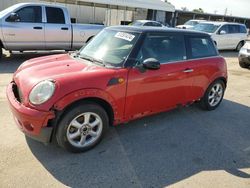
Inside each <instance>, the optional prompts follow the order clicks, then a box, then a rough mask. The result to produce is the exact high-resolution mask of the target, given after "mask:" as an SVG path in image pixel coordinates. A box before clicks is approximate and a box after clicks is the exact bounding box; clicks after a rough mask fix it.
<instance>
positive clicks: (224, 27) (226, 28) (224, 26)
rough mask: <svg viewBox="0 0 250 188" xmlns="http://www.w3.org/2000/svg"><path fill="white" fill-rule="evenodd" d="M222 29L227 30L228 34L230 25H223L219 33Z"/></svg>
mask: <svg viewBox="0 0 250 188" xmlns="http://www.w3.org/2000/svg"><path fill="white" fill-rule="evenodd" d="M221 31H225V32H226V34H228V33H229V29H228V25H223V26H222V27H221V28H220V30H219V33H220V32H221Z"/></svg>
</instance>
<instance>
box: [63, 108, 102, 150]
mask: <svg viewBox="0 0 250 188" xmlns="http://www.w3.org/2000/svg"><path fill="white" fill-rule="evenodd" d="M102 129H103V124H102V119H101V118H100V116H99V115H98V114H95V113H93V112H85V113H82V114H80V115H78V116H77V117H75V118H74V119H73V120H72V121H71V122H70V124H69V126H68V128H67V132H66V136H67V139H68V141H69V143H70V144H72V145H73V146H75V147H79V148H84V147H87V146H89V145H91V144H92V143H94V142H95V141H96V140H98V138H99V137H100V136H101V133H102Z"/></svg>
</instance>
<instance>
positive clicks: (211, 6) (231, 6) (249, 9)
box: [168, 0, 250, 18]
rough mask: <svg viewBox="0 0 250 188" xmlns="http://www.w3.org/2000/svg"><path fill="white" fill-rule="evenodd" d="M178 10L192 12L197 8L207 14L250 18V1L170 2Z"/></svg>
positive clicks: (176, 0) (171, 0)
mask: <svg viewBox="0 0 250 188" xmlns="http://www.w3.org/2000/svg"><path fill="white" fill-rule="evenodd" d="M168 2H170V3H171V4H173V5H174V6H175V8H176V9H181V7H187V8H188V10H190V11H192V10H193V9H196V8H202V9H203V10H204V11H205V12H206V13H215V11H217V14H225V9H226V8H227V15H231V14H232V15H233V16H239V17H248V18H250V0H168Z"/></svg>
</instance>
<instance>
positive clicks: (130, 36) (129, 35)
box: [115, 32, 135, 42]
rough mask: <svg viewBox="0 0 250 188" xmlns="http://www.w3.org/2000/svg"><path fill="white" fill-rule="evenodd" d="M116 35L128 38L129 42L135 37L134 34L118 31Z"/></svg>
mask: <svg viewBox="0 0 250 188" xmlns="http://www.w3.org/2000/svg"><path fill="white" fill-rule="evenodd" d="M115 37H116V38H120V39H124V40H127V41H129V42H131V41H132V40H133V39H134V38H135V36H134V35H132V34H129V33H124V32H118V33H116V35H115Z"/></svg>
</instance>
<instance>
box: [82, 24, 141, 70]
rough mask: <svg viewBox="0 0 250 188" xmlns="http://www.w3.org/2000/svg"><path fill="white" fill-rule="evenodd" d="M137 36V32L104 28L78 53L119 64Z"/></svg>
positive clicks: (108, 62)
mask: <svg viewBox="0 0 250 188" xmlns="http://www.w3.org/2000/svg"><path fill="white" fill-rule="evenodd" d="M138 37H139V33H133V32H122V31H115V30H110V29H104V30H102V31H101V32H100V33H99V34H98V35H96V37H94V38H93V40H92V41H90V43H89V44H87V46H85V47H84V48H82V49H81V50H80V52H79V55H80V57H82V58H85V59H86V58H88V59H92V60H96V61H99V62H103V64H109V65H111V66H120V65H121V64H122V63H123V61H124V60H125V59H126V58H127V57H128V55H129V53H130V52H131V50H132V48H133V46H134V44H135V43H136V41H137V39H138Z"/></svg>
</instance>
